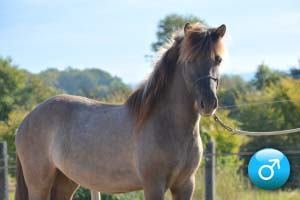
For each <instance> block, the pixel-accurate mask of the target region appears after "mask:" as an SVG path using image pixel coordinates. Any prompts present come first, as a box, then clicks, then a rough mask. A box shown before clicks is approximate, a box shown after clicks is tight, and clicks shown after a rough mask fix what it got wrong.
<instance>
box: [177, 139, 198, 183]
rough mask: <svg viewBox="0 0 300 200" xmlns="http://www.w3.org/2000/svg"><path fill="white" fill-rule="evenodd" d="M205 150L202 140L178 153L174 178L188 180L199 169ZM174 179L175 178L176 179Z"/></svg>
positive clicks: (191, 143) (194, 142)
mask: <svg viewBox="0 0 300 200" xmlns="http://www.w3.org/2000/svg"><path fill="white" fill-rule="evenodd" d="M202 153H203V149H202V143H201V140H200V138H197V139H196V140H194V141H192V142H190V143H189V144H187V145H186V146H185V147H183V148H182V149H179V151H178V152H177V162H176V165H175V166H174V167H175V168H174V173H173V176H175V177H176V179H178V178H179V179H186V178H188V177H190V176H191V174H193V173H194V172H195V171H196V170H197V169H198V167H199V165H200V161H201V157H202ZM175 177H174V178H175Z"/></svg>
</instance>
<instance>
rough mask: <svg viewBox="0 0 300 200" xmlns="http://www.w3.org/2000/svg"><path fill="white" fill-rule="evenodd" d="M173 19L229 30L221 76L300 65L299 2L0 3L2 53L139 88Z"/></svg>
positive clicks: (29, 65) (23, 64) (37, 67)
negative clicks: (159, 33)
mask: <svg viewBox="0 0 300 200" xmlns="http://www.w3.org/2000/svg"><path fill="white" fill-rule="evenodd" d="M170 13H178V14H182V15H188V14H192V15H195V16H198V17H199V18H201V19H204V20H205V21H206V22H207V23H208V24H209V25H210V26H218V25H220V24H223V23H224V24H226V25H227V30H228V37H227V49H228V56H227V57H226V58H225V62H224V66H223V69H222V72H223V73H228V74H240V75H247V74H251V73H253V72H254V71H255V69H256V67H257V65H258V64H260V63H262V62H264V63H266V64H268V65H269V66H270V67H271V68H274V69H281V70H287V69H289V68H290V67H291V66H297V65H298V59H299V58H300V1H299V0H284V1H276V0H251V1H240V0H227V1H220V0H219V1H217V0H205V1H204V0H185V1H183V0H182V1H171V0H166V1H163V0H151V1H150V0H148V1H145V0H123V1H114V0H102V1H100V0H89V1H84V0H43V1H41V0H1V1H0V55H1V56H2V57H7V56H11V57H12V58H13V61H14V63H15V64H17V65H19V67H20V68H25V69H27V70H29V71H31V72H35V73H37V72H40V71H41V70H44V69H46V68H49V67H56V68H59V69H64V68H66V67H67V66H72V67H75V68H80V69H83V68H91V67H95V68H101V69H104V70H106V71H108V72H110V73H111V74H113V75H117V76H119V77H121V78H122V79H123V80H124V81H125V82H127V83H136V82H138V81H140V80H142V79H144V78H145V76H146V75H147V74H148V73H149V72H150V71H151V70H152V67H151V63H150V62H149V61H146V59H145V57H144V55H146V54H150V53H152V52H151V49H150V44H151V43H152V42H153V41H155V37H156V36H155V32H156V27H157V24H158V21H159V20H160V19H161V18H163V17H165V16H166V15H167V14H170Z"/></svg>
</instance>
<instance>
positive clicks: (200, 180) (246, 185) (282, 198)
mask: <svg viewBox="0 0 300 200" xmlns="http://www.w3.org/2000/svg"><path fill="white" fill-rule="evenodd" d="M9 180H10V181H9V183H10V188H11V190H10V195H9V200H13V199H14V189H13V188H14V179H13V178H11V177H10V179H9ZM204 192H205V191H204V168H203V167H201V168H200V169H199V170H198V173H197V178H196V188H195V194H194V198H193V199H195V200H201V199H204ZM142 199H144V198H143V192H142V191H140V192H132V193H127V194H119V195H114V196H113V199H111V198H110V199H109V200H142ZM171 199H172V198H171V194H170V192H167V193H166V200H171ZM299 199H300V189H296V190H290V191H283V190H276V191H265V190H261V189H258V188H257V187H254V186H252V185H251V184H250V182H249V180H248V178H247V177H245V176H244V175H242V174H238V173H235V170H234V169H233V168H230V167H226V168H225V169H224V168H219V169H218V168H217V170H216V200H299ZM103 200H106V199H103Z"/></svg>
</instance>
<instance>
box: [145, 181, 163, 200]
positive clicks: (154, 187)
mask: <svg viewBox="0 0 300 200" xmlns="http://www.w3.org/2000/svg"><path fill="white" fill-rule="evenodd" d="M143 188H144V196H145V200H164V195H165V187H164V186H163V184H162V183H161V182H148V183H145V184H144V186H143Z"/></svg>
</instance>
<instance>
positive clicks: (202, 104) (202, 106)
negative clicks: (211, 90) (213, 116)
mask: <svg viewBox="0 0 300 200" xmlns="http://www.w3.org/2000/svg"><path fill="white" fill-rule="evenodd" d="M200 105H201V108H202V109H204V102H203V101H201V103H200Z"/></svg>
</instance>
